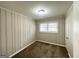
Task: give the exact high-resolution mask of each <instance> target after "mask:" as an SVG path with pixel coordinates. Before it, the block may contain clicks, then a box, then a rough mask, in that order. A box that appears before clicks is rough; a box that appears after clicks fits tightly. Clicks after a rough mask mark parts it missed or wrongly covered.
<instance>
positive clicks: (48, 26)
mask: <svg viewBox="0 0 79 59" xmlns="http://www.w3.org/2000/svg"><path fill="white" fill-rule="evenodd" d="M50 23H56V24H57V26H56V29H57V30H56V31H48V29H49V28H50V27H49V26H48V25H49V24H50ZM41 24H47V31H46V32H44V31H40V28H41V27H40V25H41ZM51 28H53V27H51ZM39 32H41V33H58V22H45V23H40V24H39Z"/></svg>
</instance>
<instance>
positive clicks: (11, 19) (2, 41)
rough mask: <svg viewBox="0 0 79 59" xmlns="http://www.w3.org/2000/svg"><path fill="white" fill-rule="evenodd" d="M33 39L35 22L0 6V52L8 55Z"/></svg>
mask: <svg viewBox="0 0 79 59" xmlns="http://www.w3.org/2000/svg"><path fill="white" fill-rule="evenodd" d="M34 39H35V23H34V21H33V20H32V19H31V18H28V17H27V16H24V15H22V14H19V13H17V12H14V11H11V10H7V9H5V8H0V54H1V55H6V56H10V55H12V54H13V53H15V52H16V51H18V50H20V49H22V48H23V47H25V46H26V45H28V44H30V43H31V42H32V41H34Z"/></svg>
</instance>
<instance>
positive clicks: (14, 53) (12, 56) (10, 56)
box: [9, 41, 36, 58]
mask: <svg viewBox="0 0 79 59" xmlns="http://www.w3.org/2000/svg"><path fill="white" fill-rule="evenodd" d="M34 42H36V41H33V42H31V43H30V44H28V45H26V46H25V47H24V48H22V49H20V50H18V51H16V52H15V53H13V54H12V55H10V56H9V58H11V57H13V56H14V55H16V54H17V53H19V52H21V51H22V50H24V49H25V48H27V47H28V46H30V45H31V44H33V43H34Z"/></svg>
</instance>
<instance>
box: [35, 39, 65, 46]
mask: <svg viewBox="0 0 79 59" xmlns="http://www.w3.org/2000/svg"><path fill="white" fill-rule="evenodd" d="M37 41H40V42H44V43H48V44H53V45H58V46H61V47H65V45H62V44H57V43H51V42H47V41H43V40H37Z"/></svg>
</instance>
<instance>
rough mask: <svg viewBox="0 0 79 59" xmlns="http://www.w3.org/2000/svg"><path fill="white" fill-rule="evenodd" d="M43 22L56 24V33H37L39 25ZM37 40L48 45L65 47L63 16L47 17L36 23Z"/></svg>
mask: <svg viewBox="0 0 79 59" xmlns="http://www.w3.org/2000/svg"><path fill="white" fill-rule="evenodd" d="M43 22H57V23H58V33H45V32H39V24H40V23H43ZM36 30H37V33H36V34H37V40H42V41H47V42H50V43H55V44H60V45H63V46H64V45H65V33H64V32H65V20H64V16H58V17H49V18H46V19H41V20H37V21H36Z"/></svg>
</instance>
